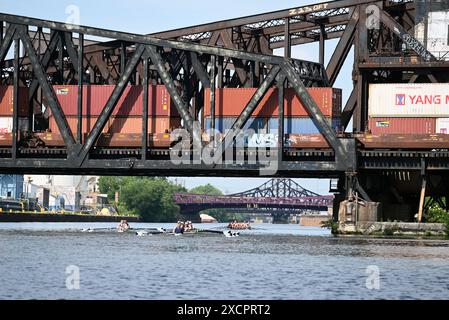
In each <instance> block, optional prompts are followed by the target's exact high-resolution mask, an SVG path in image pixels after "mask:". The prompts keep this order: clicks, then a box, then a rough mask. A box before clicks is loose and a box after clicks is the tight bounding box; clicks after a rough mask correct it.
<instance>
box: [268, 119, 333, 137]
mask: <svg viewBox="0 0 449 320" xmlns="http://www.w3.org/2000/svg"><path fill="white" fill-rule="evenodd" d="M327 120H328V123H329V124H330V125H331V126H332V128H334V129H338V128H339V127H340V119H337V118H335V119H331V118H327ZM278 126H279V120H278V119H277V118H270V119H268V128H269V133H277V130H278ZM284 131H285V133H286V134H289V133H293V134H295V133H296V134H320V130H319V129H318V128H317V127H316V126H315V124H314V123H313V121H312V119H310V118H285V119H284Z"/></svg>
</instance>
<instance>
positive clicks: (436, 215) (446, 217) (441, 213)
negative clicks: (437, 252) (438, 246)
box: [427, 205, 449, 238]
mask: <svg viewBox="0 0 449 320" xmlns="http://www.w3.org/2000/svg"><path fill="white" fill-rule="evenodd" d="M427 221H428V222H433V223H443V224H444V225H445V226H446V236H447V237H448V238H449V212H447V211H446V210H444V209H443V208H441V207H440V206H439V205H433V206H432V207H431V208H430V209H429V211H428V212H427Z"/></svg>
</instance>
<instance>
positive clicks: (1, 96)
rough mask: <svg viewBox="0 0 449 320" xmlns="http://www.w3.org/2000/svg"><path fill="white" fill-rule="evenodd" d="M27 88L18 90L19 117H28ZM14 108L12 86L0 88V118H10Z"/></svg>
mask: <svg viewBox="0 0 449 320" xmlns="http://www.w3.org/2000/svg"><path fill="white" fill-rule="evenodd" d="M28 92H29V91H28V88H26V87H20V89H19V117H27V116H28V105H29V103H28ZM13 108H14V86H0V116H12V115H13V111H14V110H13Z"/></svg>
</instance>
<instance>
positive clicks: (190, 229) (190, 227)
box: [184, 221, 194, 232]
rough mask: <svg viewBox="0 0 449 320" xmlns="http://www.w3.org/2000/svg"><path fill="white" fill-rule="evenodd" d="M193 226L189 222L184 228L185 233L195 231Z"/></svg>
mask: <svg viewBox="0 0 449 320" xmlns="http://www.w3.org/2000/svg"><path fill="white" fill-rule="evenodd" d="M193 230H194V228H193V224H192V221H187V222H186V224H185V227H184V232H189V231H193Z"/></svg>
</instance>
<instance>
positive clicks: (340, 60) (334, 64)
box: [326, 9, 359, 86]
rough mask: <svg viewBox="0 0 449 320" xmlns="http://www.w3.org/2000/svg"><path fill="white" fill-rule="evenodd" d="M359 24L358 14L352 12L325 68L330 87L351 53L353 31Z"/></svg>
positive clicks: (355, 11)
mask: <svg viewBox="0 0 449 320" xmlns="http://www.w3.org/2000/svg"><path fill="white" fill-rule="evenodd" d="M358 22H359V12H358V10H354V9H353V10H352V14H351V18H350V20H349V23H348V25H347V26H346V29H345V31H344V33H343V36H342V37H341V39H340V41H339V42H338V45H337V47H336V48H335V51H334V54H333V55H332V58H331V60H330V61H329V64H328V66H327V70H326V71H327V76H328V78H329V83H330V85H331V86H333V85H334V83H335V81H336V80H337V77H338V75H339V73H340V70H341V68H342V67H343V64H344V63H345V61H346V58H347V57H348V54H349V51H351V47H352V44H353V42H354V36H355V31H356V30H357V24H358Z"/></svg>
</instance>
